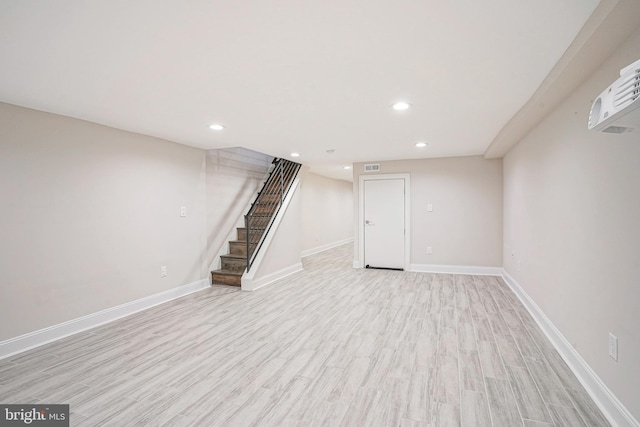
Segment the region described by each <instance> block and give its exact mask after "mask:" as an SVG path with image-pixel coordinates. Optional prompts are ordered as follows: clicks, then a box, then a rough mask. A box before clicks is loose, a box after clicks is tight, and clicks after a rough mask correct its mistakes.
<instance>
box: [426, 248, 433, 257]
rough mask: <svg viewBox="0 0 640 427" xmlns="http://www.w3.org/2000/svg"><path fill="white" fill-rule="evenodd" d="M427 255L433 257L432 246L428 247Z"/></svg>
mask: <svg viewBox="0 0 640 427" xmlns="http://www.w3.org/2000/svg"><path fill="white" fill-rule="evenodd" d="M427 255H433V248H432V247H431V246H427Z"/></svg>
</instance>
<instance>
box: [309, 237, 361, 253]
mask: <svg viewBox="0 0 640 427" xmlns="http://www.w3.org/2000/svg"><path fill="white" fill-rule="evenodd" d="M351 242H353V237H349V238H348V239H342V240H338V241H337V242H332V243H327V244H326V245H322V246H317V247H315V248H312V249H307V250H305V251H302V258H304V257H308V256H311V255H315V254H319V253H320V252H324V251H327V250H329V249H333V248H337V247H338V246H342V245H346V244H347V243H351Z"/></svg>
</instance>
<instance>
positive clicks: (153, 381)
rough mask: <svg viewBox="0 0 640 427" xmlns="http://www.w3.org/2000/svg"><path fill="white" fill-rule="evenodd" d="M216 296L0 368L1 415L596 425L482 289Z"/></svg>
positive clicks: (442, 285)
mask: <svg viewBox="0 0 640 427" xmlns="http://www.w3.org/2000/svg"><path fill="white" fill-rule="evenodd" d="M351 259H352V247H351V245H345V246H342V247H339V248H336V249H332V250H330V251H326V252H324V253H321V254H318V255H315V256H311V257H308V258H305V260H304V266H305V270H304V271H303V272H300V273H297V274H295V275H292V276H289V277H288V278H286V279H283V280H281V281H280V282H279V283H276V284H274V285H271V286H269V287H267V288H264V289H261V290H258V291H256V292H251V293H250V292H242V291H240V290H238V289H236V288H231V287H224V286H214V287H211V288H210V289H207V290H204V291H201V292H198V293H195V294H192V295H189V296H187V297H184V298H181V299H178V300H175V301H172V302H170V303H167V304H164V305H161V306H158V307H155V308H153V309H150V310H147V311H145V312H141V313H138V314H136V315H133V316H130V317H128V318H126V319H123V320H120V321H117V322H113V323H110V324H108V325H105V326H103V327H100V328H96V329H93V330H91V331H88V332H85V333H81V334H78V335H75V336H72V337H69V338H67V339H64V340H61V341H57V342H55V343H52V344H49V345H46V346H43V347H40V348H38V349H35V350H32V351H29V352H26V353H22V354H19V355H16V356H13V357H11V358H8V359H4V360H1V361H0V402H2V403H35V402H42V403H69V404H70V405H71V412H72V417H71V421H72V425H75V426H99V425H111V426H134V425H135V426H137V425H141V426H145V425H149V426H191V425H193V426H311V425H323V426H407V427H409V426H413V427H418V426H437V427H446V426H480V427H485V426H492V425H493V426H504V427H516V426H522V427H545V426H546V427H548V426H597V427H602V426H607V425H608V423H607V422H606V420H605V419H604V418H603V416H602V415H601V413H600V412H599V411H598V409H597V407H596V406H595V405H594V403H593V402H592V400H591V399H590V398H589V396H588V395H587V393H586V392H585V390H584V389H583V388H582V386H581V385H580V383H579V382H578V381H577V379H576V378H575V377H574V375H573V374H572V373H571V371H570V370H569V369H568V368H567V366H566V365H565V364H564V362H563V361H562V359H561V358H560V356H559V354H558V353H557V352H556V351H555V350H554V348H553V347H552V345H551V344H550V342H549V341H548V340H547V339H546V338H545V336H544V335H543V333H542V332H541V330H540V329H539V328H538V327H537V325H536V324H535V322H534V321H533V320H532V318H531V317H530V316H529V315H528V313H527V311H526V310H525V308H524V307H523V306H522V305H521V304H520V302H519V301H518V299H517V298H516V296H515V295H514V294H513V293H512V292H511V291H510V290H509V288H508V287H507V286H506V285H505V284H504V282H503V281H502V280H501V279H499V278H495V277H488V276H463V275H444V274H428V273H409V272H399V271H384V270H364V269H353V268H351Z"/></svg>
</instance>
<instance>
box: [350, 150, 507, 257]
mask: <svg viewBox="0 0 640 427" xmlns="http://www.w3.org/2000/svg"><path fill="white" fill-rule="evenodd" d="M367 163H380V165H381V171H380V173H381V174H394V173H409V174H410V175H411V226H410V228H411V260H410V263H411V264H413V265H422V266H426V265H446V266H478V267H499V266H501V265H502V160H500V159H497V160H485V159H483V158H482V157H481V156H468V157H448V158H439V159H420V160H398V161H388V162H367ZM363 169H364V163H355V164H354V165H353V171H354V178H353V192H354V211H355V213H356V220H355V224H354V235H355V236H356V237H355V242H354V259H355V261H356V262H357V263H360V260H359V259H358V257H359V255H358V247H359V242H358V239H359V233H360V224H359V223H358V220H357V218H358V210H359V204H358V194H359V188H358V187H359V179H360V176H361V175H371V174H370V173H366V174H365V173H364V172H363ZM429 203H431V204H432V205H433V212H427V204H429ZM427 246H431V247H432V248H433V254H432V255H428V254H427V251H426V248H427Z"/></svg>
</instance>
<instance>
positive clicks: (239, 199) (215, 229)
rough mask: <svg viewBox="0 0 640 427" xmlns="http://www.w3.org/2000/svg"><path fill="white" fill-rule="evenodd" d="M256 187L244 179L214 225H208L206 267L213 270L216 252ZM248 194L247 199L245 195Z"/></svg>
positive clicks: (250, 180) (242, 213) (231, 229)
mask: <svg viewBox="0 0 640 427" xmlns="http://www.w3.org/2000/svg"><path fill="white" fill-rule="evenodd" d="M255 187H257V183H256V182H255V180H253V179H250V178H246V179H245V180H244V182H243V183H242V186H241V187H240V189H238V192H237V193H236V195H235V197H234V198H233V200H231V202H230V203H229V204H228V205H227V207H226V209H225V210H224V213H222V214H221V215H219V216H218V217H217V218H216V219H215V221H216V222H215V223H213V224H211V225H209V224H207V228H209V232H208V234H207V265H208V266H209V268H210V269H211V268H213V267H212V264H213V263H214V262H216V261H217V260H216V258H217V252H218V250H219V249H220V248H221V247H222V245H224V244H225V243H226V238H227V236H228V235H229V234H230V233H231V232H232V231H233V230H234V228H235V227H236V224H237V220H238V218H239V216H240V215H244V214H245V212H244V208H245V206H246V205H247V203H248V202H249V201H250V197H252V196H253V194H254V193H255V190H256V188H255ZM247 192H248V193H250V196H249V198H248V197H247V194H246V193H247Z"/></svg>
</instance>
